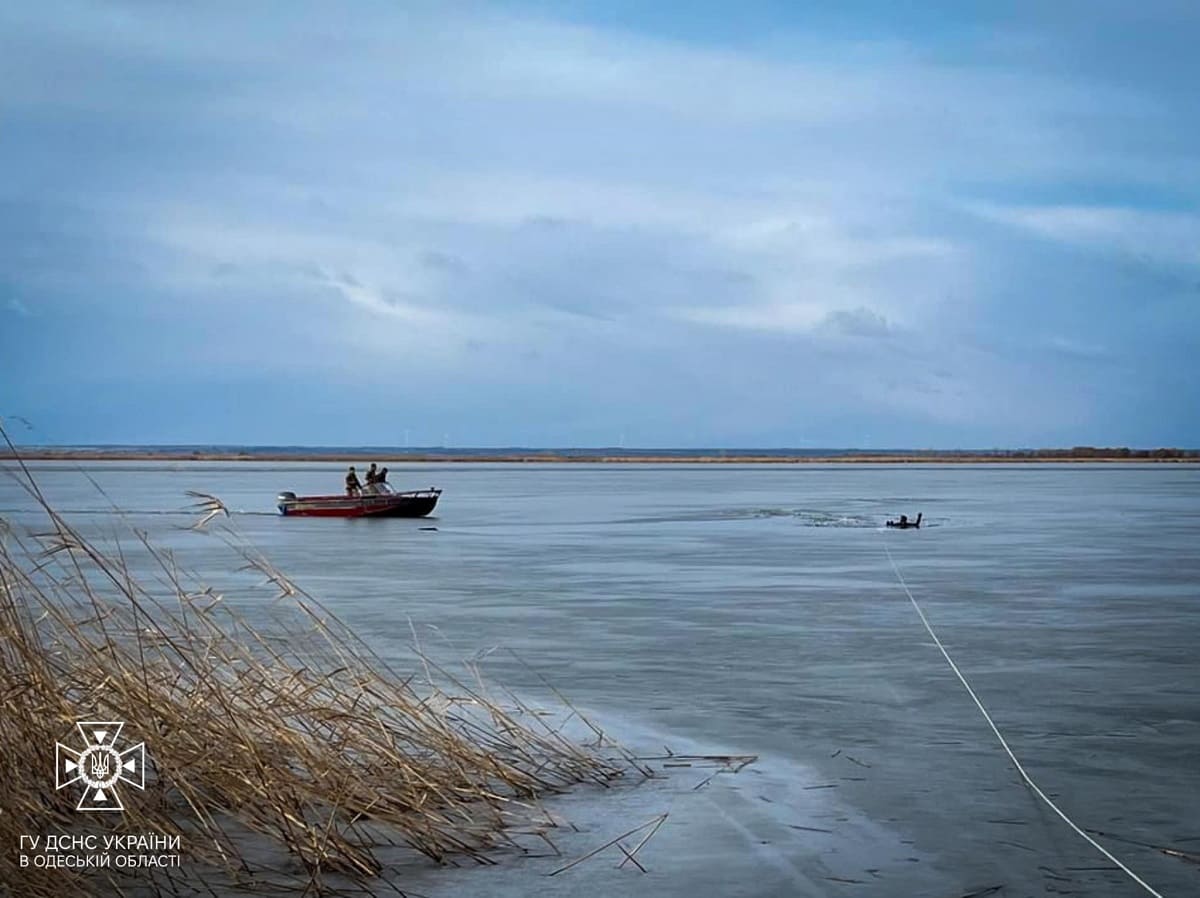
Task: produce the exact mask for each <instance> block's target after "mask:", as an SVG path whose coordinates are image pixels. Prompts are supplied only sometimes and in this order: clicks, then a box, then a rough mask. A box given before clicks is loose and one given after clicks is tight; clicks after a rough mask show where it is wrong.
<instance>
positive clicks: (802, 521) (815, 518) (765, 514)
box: [621, 508, 880, 528]
mask: <svg viewBox="0 0 1200 898" xmlns="http://www.w3.org/2000/svg"><path fill="white" fill-rule="evenodd" d="M765 518H784V519H789V520H792V521H794V522H795V523H796V524H797V525H799V526H801V527H858V528H870V527H879V526H880V521H879V519H878V518H877V517H867V516H866V515H859V514H843V513H840V512H834V511H824V510H822V509H813V508H713V509H703V510H698V511H694V512H684V513H681V514H677V515H657V516H654V517H645V518H631V519H629V520H627V521H622V522H621V523H627V524H665V523H703V522H718V521H754V520H762V519H765Z"/></svg>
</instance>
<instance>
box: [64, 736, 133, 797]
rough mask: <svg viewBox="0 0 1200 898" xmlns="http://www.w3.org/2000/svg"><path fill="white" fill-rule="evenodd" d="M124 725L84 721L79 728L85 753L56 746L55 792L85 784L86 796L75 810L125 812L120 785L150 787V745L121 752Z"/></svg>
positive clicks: (84, 795) (84, 794) (84, 791)
mask: <svg viewBox="0 0 1200 898" xmlns="http://www.w3.org/2000/svg"><path fill="white" fill-rule="evenodd" d="M124 726H125V724H124V722H123V721H120V720H81V721H79V722H78V723H76V724H75V728H76V729H77V730H79V735H80V736H81V737H82V739H83V748H82V750H79V751H76V750H75V749H73V748H69V747H67V746H66V745H63V744H62V743H61V742H56V743H55V751H54V759H55V770H54V781H55V786H54V788H55V790H56V791H57V790H58V789H65V788H66V787H67V786H69V785H71V784H72V783H76V782H82V783H83V797H82V798H80V799H79V804H78V805H76V806H75V810H77V811H123V810H125V807H124V805H122V804H121V797H120V795H119V794H118V792H117V783H119V782H122V783H128V784H129V785H131V786H133V787H134V788H135V789H145V788H146V770H145V766H146V743H145V742H139V743H138V744H137V745H134V746H133V747H132V748H127V749H125V750H124V751H118V750H117V745H118V743H119V740H120V737H121V729H122V728H123V727H124Z"/></svg>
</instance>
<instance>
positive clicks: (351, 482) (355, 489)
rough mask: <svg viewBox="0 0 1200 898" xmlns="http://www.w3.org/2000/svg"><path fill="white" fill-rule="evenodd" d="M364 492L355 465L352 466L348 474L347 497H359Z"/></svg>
mask: <svg viewBox="0 0 1200 898" xmlns="http://www.w3.org/2000/svg"><path fill="white" fill-rule="evenodd" d="M361 492H362V484H361V483H359V480H358V474H356V473H355V471H354V465H351V466H350V470H349V471H347V472H346V495H347V496H357V495H358V494H359V493H361Z"/></svg>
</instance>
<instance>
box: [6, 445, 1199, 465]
mask: <svg viewBox="0 0 1200 898" xmlns="http://www.w3.org/2000/svg"><path fill="white" fill-rule="evenodd" d="M18 451H19V457H20V458H21V459H23V460H25V461H126V462H128V461H170V462H181V461H182V462H186V461H197V462H206V461H222V462H327V463H349V464H357V463H360V462H372V461H373V462H377V463H379V464H391V465H401V464H414V463H432V462H436V463H453V464H497V463H504V464H509V463H511V464H531V463H532V464H538V463H556V464H597V463H603V464H713V465H721V464H802V465H821V464H929V463H934V464H1055V463H1057V464H1062V463H1070V464H1083V463H1091V464H1109V463H1116V464H1130V463H1136V464H1144V463H1175V464H1200V451H1196V450H1178V449H1169V450H1164V449H1159V450H1132V451H1131V452H1130V454H1128V455H1124V454H1117V452H1113V453H1112V454H1106V451H1105V450H1091V451H1092V452H1094V453H1095V454H1076V453H1077V452H1078V451H1079V450H1069V449H1068V450H1044V451H1042V450H1030V451H1019V450H1014V451H1011V452H1006V451H997V452H994V453H993V452H969V451H966V452H952V451H951V452H938V451H929V452H925V451H913V452H903V453H897V452H892V453H887V452H881V453H879V454H871V453H867V452H853V453H840V454H831V455H816V454H808V455H787V454H778V455H771V454H753V453H749V454H746V453H725V454H704V455H682V454H653V453H647V454H620V453H614V454H607V453H604V452H598V453H588V452H579V453H575V452H572V453H570V454H566V453H563V452H503V451H500V452H496V453H494V454H486V453H480V454H461V453H454V452H445V453H441V452H413V453H395V452H394V451H392V452H388V451H387V450H383V451H371V450H358V449H347V450H344V451H339V452H324V451H317V452H305V451H297V452H272V451H270V450H267V451H263V452H253V451H249V452H247V451H221V450H211V451H205V450H195V451H180V450H175V449H162V450H156V449H151V448H147V449H126V448H120V449H72V448H64V449H54V448H46V447H40V448H29V449H24V448H19V449H18ZM1143 452H1144V453H1145V454H1141V453H1143ZM15 458H16V456H14V455H13V454H12V453H11V452H2V453H0V462H6V461H14V460H15Z"/></svg>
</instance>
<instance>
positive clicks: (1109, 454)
mask: <svg viewBox="0 0 1200 898" xmlns="http://www.w3.org/2000/svg"><path fill="white" fill-rule="evenodd" d="M990 454H994V455H996V456H999V457H1000V458H1146V459H1159V458H1200V449H1165V448H1164V449H1130V448H1129V447H1128V446H1118V447H1113V446H1073V447H1072V448H1070V449H997V450H994V452H992V453H990Z"/></svg>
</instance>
